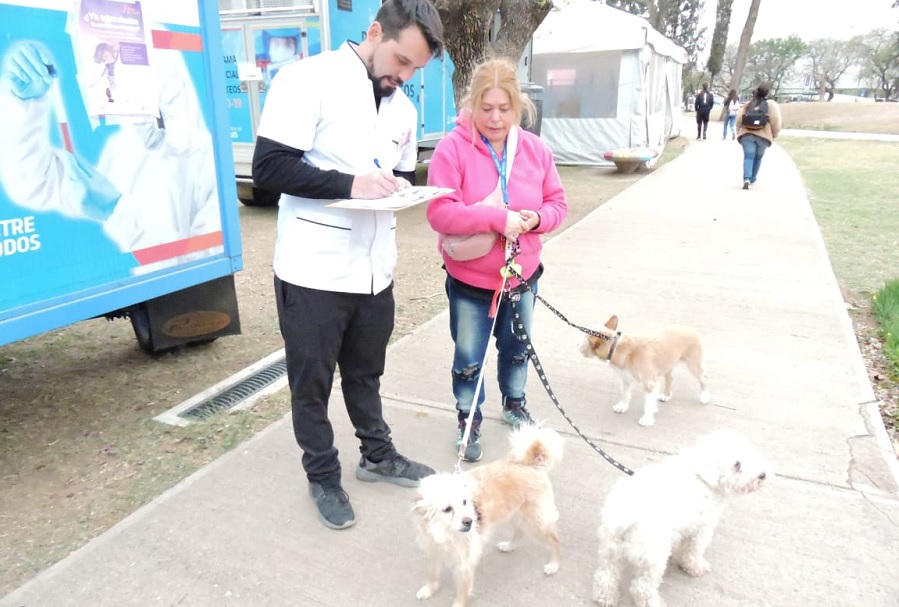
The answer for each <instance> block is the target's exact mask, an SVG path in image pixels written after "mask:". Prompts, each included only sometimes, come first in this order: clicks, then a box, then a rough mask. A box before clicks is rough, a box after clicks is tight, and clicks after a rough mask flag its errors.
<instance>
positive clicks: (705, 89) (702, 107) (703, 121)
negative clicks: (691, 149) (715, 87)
mask: <svg viewBox="0 0 899 607" xmlns="http://www.w3.org/2000/svg"><path fill="white" fill-rule="evenodd" d="M714 105H715V97H714V96H713V95H712V93H710V92H709V83H708V82H703V83H702V90H701V91H699V92H698V93H697V94H696V102H695V107H696V139H697V140H699V139H705V136H706V131H708V129H709V116H710V115H711V114H712V107H714Z"/></svg>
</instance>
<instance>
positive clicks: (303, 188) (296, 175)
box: [253, 137, 353, 199]
mask: <svg viewBox="0 0 899 607" xmlns="http://www.w3.org/2000/svg"><path fill="white" fill-rule="evenodd" d="M303 153H304V152H303V150H298V149H296V148H292V147H290V146H286V145H284V144H283V143H278V142H277V141H273V140H271V139H268V138H266V137H257V138H256V149H255V151H254V152H253V182H254V183H255V184H256V187H259V188H262V189H264V190H271V191H273V192H280V193H283V194H290V195H291V196H301V197H302V198H323V199H334V198H349V197H350V192H351V191H352V189H353V175H349V174H347V173H341V172H340V171H335V170H331V171H325V170H322V169H319V168H317V167H314V166H312V165H311V164H308V163H305V162H303V160H302V158H303Z"/></svg>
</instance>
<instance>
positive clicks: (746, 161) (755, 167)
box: [737, 82, 781, 190]
mask: <svg viewBox="0 0 899 607" xmlns="http://www.w3.org/2000/svg"><path fill="white" fill-rule="evenodd" d="M770 91H771V85H769V84H768V83H767V82H762V83H760V84H759V85H758V87H757V88H756V89H755V90H754V91H753V92H752V99H750V100H749V102H748V103H747V104H746V105H744V106H743V107H742V108H740V112H739V113H738V114H737V141H739V142H740V145H742V146H743V189H744V190H748V189H749V186H750V185H751V184H753V183H755V179H756V177H758V174H759V167H760V166H761V164H762V156H764V155H765V151H766V150H767V149H768V147H769V146H770V145H771V144H772V143H774V139H775V138H776V137H777V135H778V133H780V126H781V120H780V107H779V106H778V105H777V102H776V101H774V100H773V99H768V98H767V97H768V93H769V92H770Z"/></svg>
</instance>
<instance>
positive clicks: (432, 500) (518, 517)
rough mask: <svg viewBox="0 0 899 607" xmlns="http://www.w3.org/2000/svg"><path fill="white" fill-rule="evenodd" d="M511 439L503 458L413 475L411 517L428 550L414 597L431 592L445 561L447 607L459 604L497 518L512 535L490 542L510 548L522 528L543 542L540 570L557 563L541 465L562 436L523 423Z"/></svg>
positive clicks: (554, 515) (557, 449)
mask: <svg viewBox="0 0 899 607" xmlns="http://www.w3.org/2000/svg"><path fill="white" fill-rule="evenodd" d="M511 443H512V449H511V451H510V452H509V455H508V456H507V457H506V458H505V459H502V460H499V461H495V462H491V463H489V464H486V465H484V466H480V467H478V468H474V469H472V470H469V471H467V472H465V473H461V474H447V473H438V474H433V475H431V476H427V477H425V478H423V479H422V480H421V485H420V486H419V487H418V495H417V497H416V499H415V502H414V504H413V506H412V518H413V520H414V522H415V528H416V531H417V532H418V543H419V545H421V547H422V548H423V549H424V551H425V552H426V553H427V556H428V578H427V582H426V583H425V585H424V586H422V587H421V589H419V591H418V594H416V596H417V597H418V598H419V599H427V598H429V597H431V596H432V595H433V594H434V592H436V590H437V588H438V586H439V585H440V574H441V572H442V569H443V566H444V565H446V566H447V567H449V568H450V569H451V570H452V572H453V574H454V576H455V578H456V598H455V601H454V602H453V607H464V606H465V605H466V604H467V603H468V598H469V596H470V595H471V588H472V585H473V583H474V572H475V568H476V567H477V564H478V562H479V561H480V559H481V554H482V552H483V546H484V543H485V542H486V541H487V540H488V539H489V535H490V534H491V532H492V531H493V530H494V529H495V528H496V527H497V526H498V525H500V524H502V523H505V522H511V523H512V524H513V525H514V534H513V536H512V539H511V540H510V541H506V542H500V543H499V544H497V548H499V549H500V550H501V551H502V552H510V551H512V550H514V549H515V547H516V546H515V544H516V543H517V542H518V540H520V539H521V538H522V537H523V536H524V533H525V532H527V533H529V534H530V535H532V536H534V537H535V538H537V539H539V540H541V541H542V542H543V543H544V544H546V545H547V547H549V549H550V553H551V556H550V560H549V562H547V563H546V564H545V565H544V566H543V573H545V574H546V575H552V574H554V573H555V572H556V571H558V570H559V534H558V531H557V530H556V523H557V521H558V520H559V511H558V510H557V509H556V505H555V499H554V497H553V488H552V484H551V483H550V481H549V475H548V472H549V470H550V468H552V467H553V465H555V464H556V463H557V462H558V461H559V460H561V458H562V437H561V436H559V434H558V433H557V432H555V431H553V430H550V429H548V428H540V427H538V426H535V425H523V426H521V427H520V428H519V429H517V430H515V431H514V432H512V434H511Z"/></svg>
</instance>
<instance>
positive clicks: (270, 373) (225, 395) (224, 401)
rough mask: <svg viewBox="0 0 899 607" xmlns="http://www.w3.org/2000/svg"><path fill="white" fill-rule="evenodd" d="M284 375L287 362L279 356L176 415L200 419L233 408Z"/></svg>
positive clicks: (189, 418)
mask: <svg viewBox="0 0 899 607" xmlns="http://www.w3.org/2000/svg"><path fill="white" fill-rule="evenodd" d="M285 375H287V362H286V361H285V360H284V359H283V358H281V359H280V360H276V361H275V362H272V363H271V364H269V365H267V366H266V367H264V368H262V369H260V370H259V371H257V372H256V373H254V374H252V375H250V376H249V377H246V378H244V379H242V380H241V381H240V382H238V383H236V384H234V385H232V386H230V387H228V388H226V389H225V390H223V391H222V392H219V393H218V394H216V395H214V396H212V397H210V398H207V399H205V400H203V401H202V402H200V403H198V404H196V405H195V406H193V407H191V408H189V409H187V410H185V411H182V412H181V413H179V414H178V417H181V418H184V419H187V420H190V421H200V420H203V419H205V418H207V417H209V416H210V415H213V414H215V413H218V412H219V411H223V410H227V409H233V408H234V407H236V406H237V405H239V404H240V403H242V402H243V401H245V400H247V399H249V398H250V397H252V396H253V395H255V394H258V393H259V392H262V391H263V390H265V389H266V388H268V387H269V386H271V385H272V384H274V383H275V382H277V381H278V380H280V379H281V378H282V377H284V376H285Z"/></svg>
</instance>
